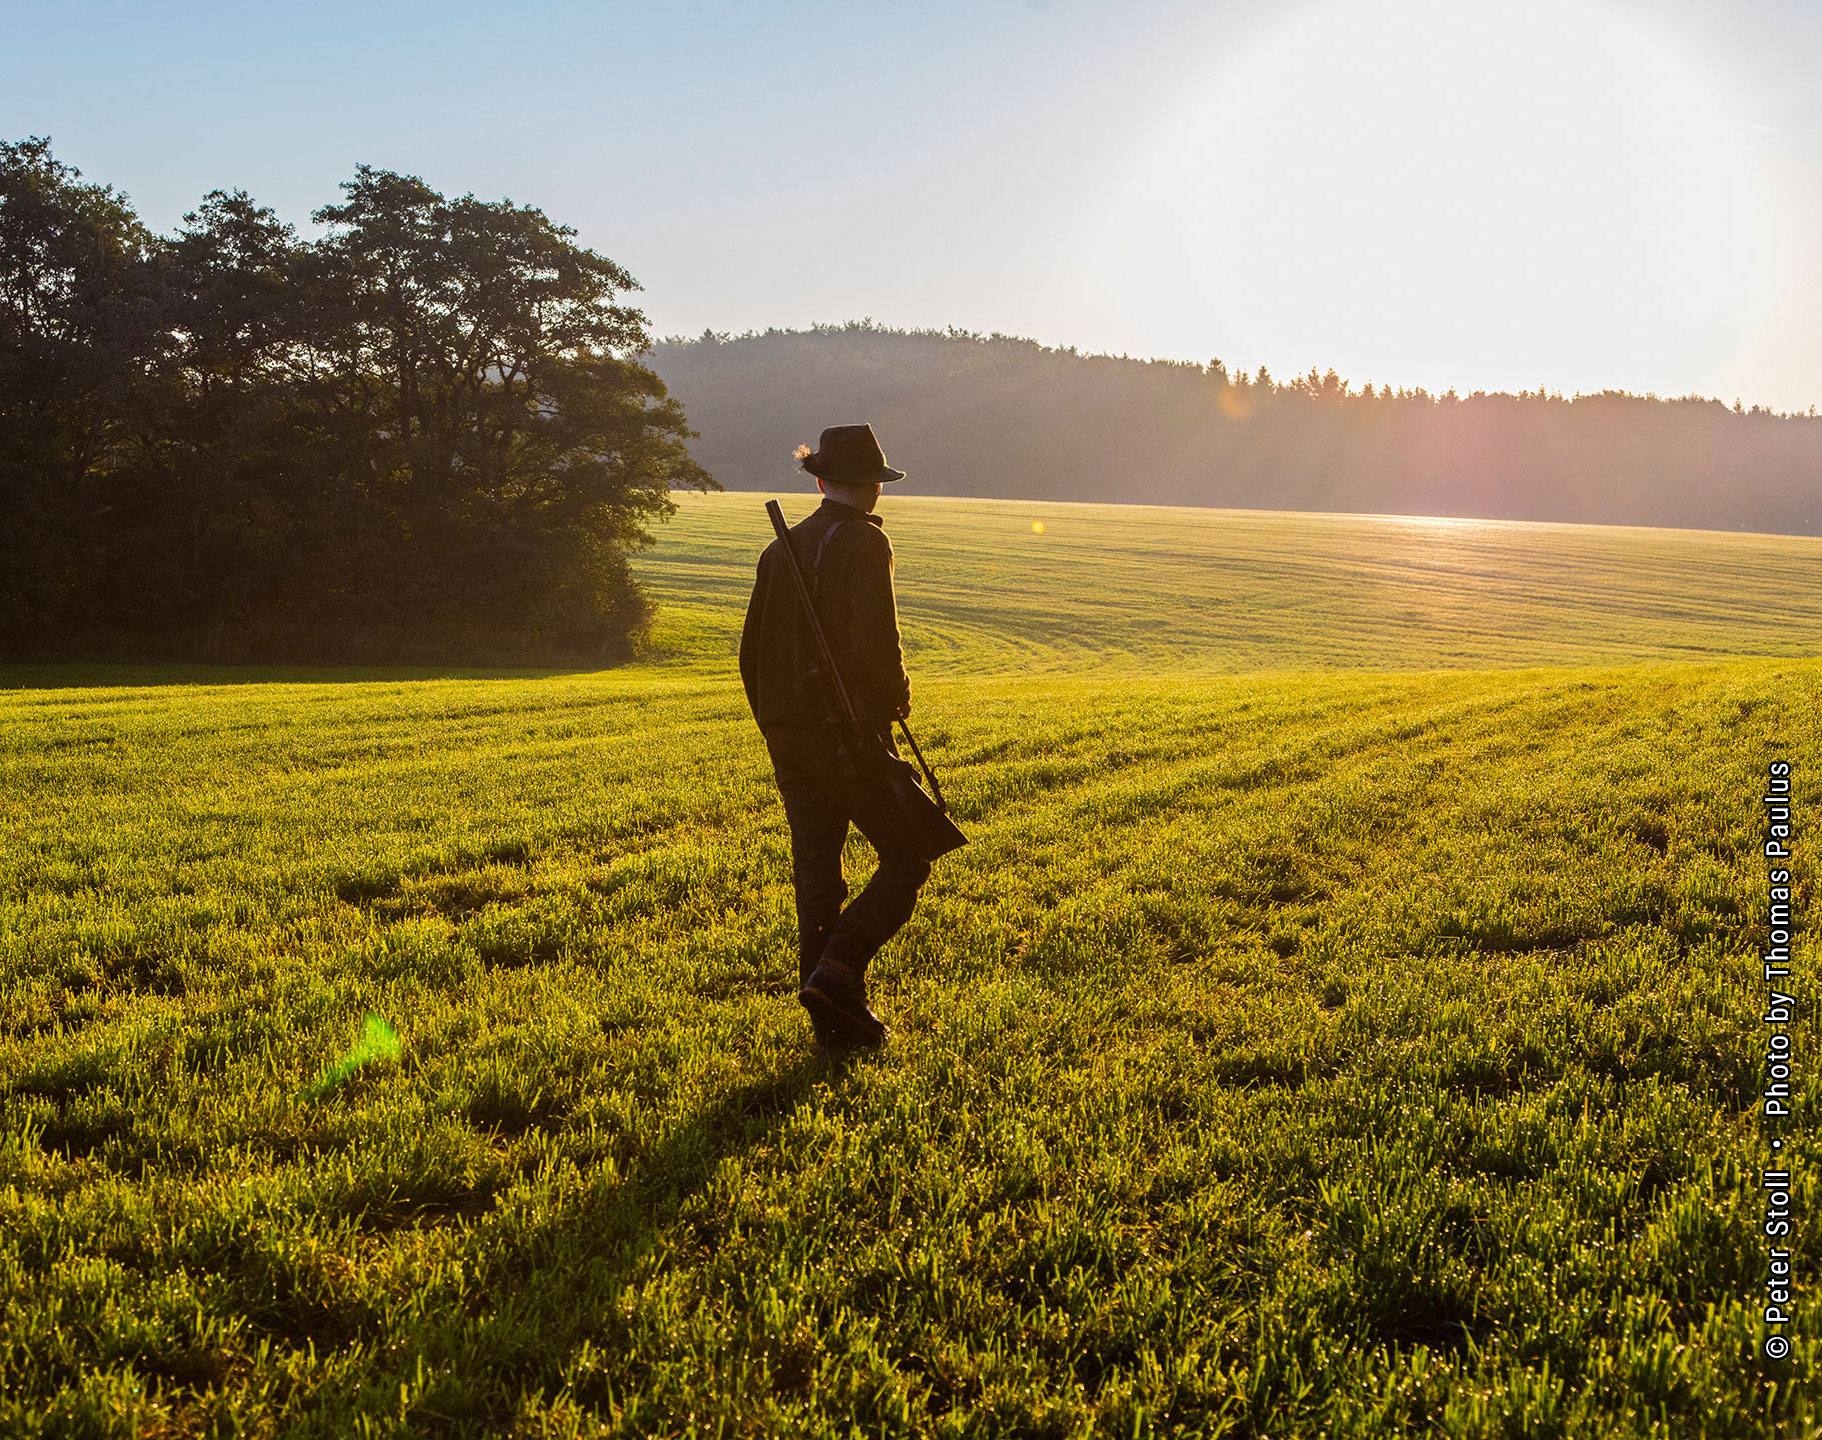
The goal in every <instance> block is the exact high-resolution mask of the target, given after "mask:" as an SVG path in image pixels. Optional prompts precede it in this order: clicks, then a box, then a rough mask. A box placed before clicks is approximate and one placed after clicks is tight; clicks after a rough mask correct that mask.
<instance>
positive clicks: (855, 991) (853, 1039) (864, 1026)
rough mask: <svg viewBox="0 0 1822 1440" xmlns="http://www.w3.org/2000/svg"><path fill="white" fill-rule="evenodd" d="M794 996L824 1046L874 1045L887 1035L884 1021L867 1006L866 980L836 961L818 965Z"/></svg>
mask: <svg viewBox="0 0 1822 1440" xmlns="http://www.w3.org/2000/svg"><path fill="white" fill-rule="evenodd" d="M797 999H798V1003H799V1004H801V1005H802V1006H803V1008H804V1009H806V1010H808V1011H809V1012H810V1024H811V1025H812V1026H813V1027H814V1028H815V1031H816V1040H817V1043H818V1044H820V1045H822V1046H823V1047H824V1048H826V1049H837V1048H846V1047H848V1046H857V1045H877V1044H879V1043H880V1042H881V1041H882V1040H884V1039H885V1038H886V1026H885V1023H884V1022H883V1021H882V1020H881V1019H880V1018H879V1016H877V1015H875V1014H874V1013H873V1012H872V1011H871V1010H869V1009H868V1008H867V982H866V981H865V980H863V979H861V977H860V975H859V973H858V972H856V971H854V970H851V969H849V968H848V966H846V965H844V964H842V963H841V961H839V960H824V961H823V962H822V963H821V964H820V965H818V966H817V967H816V969H815V970H814V971H813V972H812V973H811V975H810V978H809V980H808V981H807V982H805V984H804V987H803V989H802V990H800V991H799V992H798V994H797Z"/></svg>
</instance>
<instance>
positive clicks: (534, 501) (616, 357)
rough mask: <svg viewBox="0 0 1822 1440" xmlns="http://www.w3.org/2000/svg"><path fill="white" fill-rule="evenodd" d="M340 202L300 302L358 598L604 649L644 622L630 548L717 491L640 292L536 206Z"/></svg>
mask: <svg viewBox="0 0 1822 1440" xmlns="http://www.w3.org/2000/svg"><path fill="white" fill-rule="evenodd" d="M343 189H344V190H345V192H346V199H345V201H344V202H343V203H342V204H340V205H332V206H329V207H326V208H325V209H323V210H320V211H318V212H317V214H316V216H315V217H314V218H315V219H316V221H317V222H318V223H319V224H322V225H325V226H327V227H329V228H330V233H329V234H328V236H327V237H326V238H325V239H323V240H322V241H321V242H319V243H318V244H317V245H316V246H314V247H313V248H312V251H311V253H310V255H309V257H308V262H307V268H308V269H309V271H310V275H309V280H308V283H307V284H306V285H305V286H303V287H302V288H303V291H304V293H305V294H307V295H309V296H311V297H314V298H313V301H312V304H311V316H312V319H311V324H312V329H311V332H310V346H311V349H312V351H313V353H314V354H315V355H316V356H317V357H318V363H319V376H320V383H319V385H318V387H317V389H316V392H315V393H316V404H317V405H318V407H319V420H320V423H321V425H322V427H323V433H324V435H325V437H326V439H327V441H328V443H329V444H331V445H332V446H333V447H334V448H335V449H336V450H337V451H338V453H339V454H340V456H341V459H340V461H339V463H338V467H337V468H338V470H339V473H340V478H341V481H342V484H343V486H344V489H345V494H346V498H347V502H348V511H347V517H348V527H349V528H348V541H349V546H348V549H347V552H346V556H347V560H348V565H347V566H345V567H344V569H343V572H342V583H343V584H344V585H345V586H346V587H347V596H348V599H349V601H350V603H353V604H355V605H356V607H357V608H358V609H359V610H361V611H362V612H363V613H366V614H370V615H384V614H392V613H396V614H399V615H401V616H406V615H409V616H417V617H422V618H425V619H434V620H435V622H436V623H438V624H442V625H445V626H453V627H475V626H480V627H490V628H491V627H499V626H506V627H509V628H515V629H522V630H523V631H524V632H525V633H527V634H528V635H536V636H538V637H540V642H539V643H541V644H545V645H547V646H555V647H557V648H559V649H564V648H568V649H576V650H580V651H584V652H595V651H600V650H603V649H604V648H606V649H611V648H612V647H613V645H614V644H615V643H616V642H615V637H616V636H624V635H625V634H627V633H628V631H629V630H630V629H631V628H632V627H635V626H636V625H637V624H638V623H639V622H640V621H641V620H642V618H643V614H644V611H643V606H642V605H641V603H640V602H639V599H638V596H637V592H636V591H635V590H634V588H633V586H632V584H631V581H630V579H629V577H628V575H627V572H626V567H625V560H624V556H625V553H626V551H627V550H628V548H630V547H632V546H635V545H638V544H641V543H644V542H645V541H647V540H649V538H650V537H649V535H648V533H647V532H646V530H645V528H644V527H645V522H646V521H647V520H648V519H649V518H651V517H653V516H657V515H663V514H668V513H669V512H670V510H671V508H672V505H671V500H670V491H671V489H672V488H673V487H674V486H679V485H691V486H698V487H700V486H706V485H710V484H712V483H713V482H711V481H710V480H709V478H708V476H707V475H706V474H705V473H704V472H703V471H702V470H701V469H700V468H699V467H697V466H696V464H695V463H694V462H693V461H692V460H691V459H690V458H689V455H688V452H687V451H686V449H685V448H684V440H685V438H686V437H687V436H688V434H689V431H688V429H687V427H686V424H685V421H684V417H683V412H682V410H681V408H680V407H679V406H678V405H677V403H676V402H675V401H673V400H670V399H669V398H667V396H666V394H665V391H664V386H663V384H662V383H661V382H660V381H659V380H658V378H657V376H656V375H654V374H653V373H652V372H651V371H650V370H649V369H647V368H646V367H645V366H643V365H641V364H639V363H637V360H636V357H637V356H638V355H639V354H641V353H642V352H643V351H644V350H645V349H646V347H647V344H648V343H649V337H648V334H647V331H646V327H645V317H644V316H643V315H642V314H641V313H640V312H639V311H637V310H635V309H632V308H630V307H628V306H626V305H623V304H621V303H619V299H618V297H619V296H620V295H621V294H623V293H624V292H626V291H629V290H633V289H636V288H637V286H636V285H635V283H634V281H633V279H632V277H631V276H630V275H628V274H627V273H626V272H625V271H624V270H623V269H621V268H620V267H619V266H618V265H616V264H614V263H613V262H612V261H611V260H608V259H606V258H605V257H603V256H600V255H597V254H595V253H594V252H593V251H590V250H586V249H582V248H581V247H579V246H577V245H576V244H574V243H573V240H572V238H571V237H572V236H573V235H574V233H575V232H574V231H572V230H570V229H568V228H566V227H564V226H560V225H556V224H553V223H552V222H551V221H550V220H549V219H548V218H546V217H545V216H544V215H543V213H542V212H540V211H538V210H536V209H533V208H531V207H528V206H516V205H514V204H512V203H511V202H510V201H499V202H485V201H480V200H477V199H475V198H474V197H473V196H472V195H466V196H463V197H461V198H460V199H457V200H446V199H445V198H444V197H443V196H442V195H439V194H438V193H437V192H436V191H434V190H432V189H431V188H430V187H429V186H427V185H425V184H424V183H423V182H422V181H421V180H418V179H415V178H413V177H410V176H403V175H396V174H392V173H390V172H387V171H383V170H374V169H371V168H368V167H362V168H361V169H360V171H359V172H358V173H357V174H356V177H355V179H353V180H352V181H350V182H348V183H347V184H346V185H345V186H344V187H343Z"/></svg>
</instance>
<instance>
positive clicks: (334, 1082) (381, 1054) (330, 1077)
mask: <svg viewBox="0 0 1822 1440" xmlns="http://www.w3.org/2000/svg"><path fill="white" fill-rule="evenodd" d="M404 1053H405V1047H404V1046H403V1045H401V1044H400V1043H399V1037H398V1032H397V1031H395V1030H394V1029H393V1028H392V1027H391V1026H390V1025H388V1024H387V1023H386V1022H385V1021H384V1020H383V1019H381V1018H380V1017H379V1016H378V1015H373V1014H369V1015H368V1016H367V1017H366V1018H365V1019H363V1020H362V1021H361V1033H360V1036H359V1037H358V1038H357V1039H356V1040H355V1042H354V1045H353V1046H352V1047H351V1048H350V1049H349V1050H348V1051H347V1052H346V1053H345V1054H343V1055H341V1056H340V1057H339V1058H337V1059H336V1060H335V1061H333V1062H332V1063H331V1064H330V1065H329V1067H328V1068H327V1069H326V1070H324V1071H323V1073H322V1074H321V1075H319V1076H318V1077H317V1078H316V1080H315V1081H314V1082H313V1083H312V1084H310V1085H309V1086H308V1087H307V1088H306V1089H305V1090H304V1092H303V1098H304V1099H305V1100H320V1099H322V1098H323V1097H324V1096H326V1095H329V1094H331V1093H333V1092H334V1091H335V1090H337V1089H339V1088H340V1087H341V1085H342V1084H343V1082H345V1081H346V1080H347V1079H348V1077H349V1076H351V1075H353V1074H354V1072H355V1071H357V1070H359V1069H360V1068H361V1067H362V1066H363V1065H371V1064H374V1063H376V1062H385V1061H392V1060H397V1059H398V1058H399V1057H400V1056H401V1055H403V1054H404Z"/></svg>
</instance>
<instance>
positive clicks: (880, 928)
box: [764, 726, 930, 983]
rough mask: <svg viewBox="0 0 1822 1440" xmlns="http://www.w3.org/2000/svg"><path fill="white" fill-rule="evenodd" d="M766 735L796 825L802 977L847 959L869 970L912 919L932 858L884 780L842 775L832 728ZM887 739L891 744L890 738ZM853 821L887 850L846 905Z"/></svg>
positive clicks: (794, 874) (794, 866)
mask: <svg viewBox="0 0 1822 1440" xmlns="http://www.w3.org/2000/svg"><path fill="white" fill-rule="evenodd" d="M764 734H765V743H766V749H767V750H769V751H770V752H771V754H772V769H773V771H774V773H776V775H777V776H778V793H779V794H780V795H781V796H783V797H784V813H785V819H786V820H788V821H789V822H790V825H791V879H792V881H793V882H794V884H795V886H796V889H797V959H798V975H799V983H802V981H803V980H806V979H808V978H809V974H810V971H812V970H814V969H815V968H816V962H817V961H818V960H822V959H828V960H839V961H841V962H842V963H843V964H844V965H848V966H850V967H852V968H853V969H855V970H857V971H860V972H861V973H862V974H865V973H866V969H867V964H868V962H869V961H871V960H872V958H873V957H874V955H876V954H877V953H878V952H879V948H880V946H882V945H884V944H885V943H886V941H888V940H890V939H891V938H892V937H893V936H894V935H895V934H897V933H898V929H899V927H900V926H901V925H903V924H904V923H905V921H907V920H909V919H910V918H911V907H912V906H913V905H915V904H916V903H917V891H918V887H919V886H921V885H922V884H923V883H924V881H926V880H928V879H929V878H930V862H929V861H928V860H925V859H924V858H922V856H920V855H919V854H918V853H917V852H916V850H915V849H914V848H913V847H912V846H911V844H910V841H909V837H907V836H906V835H904V834H903V833H901V831H902V827H901V822H900V821H899V819H898V810H897V807H896V806H895V805H894V803H893V801H892V796H891V793H890V791H888V790H887V789H886V786H885V784H884V783H883V782H881V781H875V780H869V779H868V778H866V777H864V776H863V777H859V778H852V777H849V776H846V775H844V774H843V767H842V765H841V762H840V760H839V758H838V756H837V752H836V739H835V736H834V735H833V734H832V733H831V732H830V731H827V730H799V729H787V728H785V727H783V726H773V727H771V728H769V729H767V730H766V731H765V732H764ZM886 744H887V745H891V744H892V740H891V736H890V735H888V736H887V737H886ZM894 753H896V751H895V752H894ZM850 822H851V823H853V824H854V825H855V826H856V827H858V828H859V830H860V833H861V834H862V835H865V836H866V837H867V839H868V841H870V842H871V844H872V846H873V848H874V849H875V850H877V851H878V852H879V868H878V869H877V870H875V871H874V872H873V878H872V879H871V880H869V881H868V882H867V888H866V889H864V890H862V891H861V892H860V894H859V895H857V896H856V897H855V898H854V903H853V904H851V905H848V906H847V907H846V908H845V909H844V908H843V902H845V901H846V900H847V898H848V882H847V879H846V877H844V876H843V874H842V870H841V847H842V846H843V845H844V844H846V843H847V839H848V825H849V824H850Z"/></svg>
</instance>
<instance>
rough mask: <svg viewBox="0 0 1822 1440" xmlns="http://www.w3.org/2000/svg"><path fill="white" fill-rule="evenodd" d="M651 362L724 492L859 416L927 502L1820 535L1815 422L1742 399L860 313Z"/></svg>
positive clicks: (784, 468)
mask: <svg viewBox="0 0 1822 1440" xmlns="http://www.w3.org/2000/svg"><path fill="white" fill-rule="evenodd" d="M650 364H651V366H652V368H653V369H654V370H655V371H656V372H657V374H658V375H659V376H660V377H661V378H662V379H663V381H664V383H665V385H666V387H667V389H668V390H669V392H670V393H671V394H672V395H673V396H674V397H675V398H676V399H677V400H679V401H680V402H681V403H682V404H683V406H684V409H685V411H686V413H687V414H688V416H689V421H690V425H691V427H692V428H693V429H695V430H696V431H697V432H699V437H700V438H698V439H697V440H695V441H693V442H692V443H691V445H690V451H691V454H692V455H693V456H694V457H695V458H696V460H697V461H698V462H699V463H700V464H701V465H702V466H703V467H704V468H705V469H707V470H708V471H709V472H710V473H711V474H712V475H713V476H714V477H715V478H716V480H717V481H719V482H720V484H721V485H723V486H724V487H726V488H728V489H735V490H760V489H777V488H779V487H780V486H781V485H788V484H790V483H791V481H792V476H793V472H794V469H795V466H794V462H793V461H792V459H791V451H792V448H793V447H794V446H796V445H798V444H799V443H802V442H805V441H808V442H810V443H814V442H815V439H816V435H817V432H818V431H819V430H820V429H821V428H822V427H823V426H825V425H829V424H839V423H843V422H847V421H852V420H867V421H870V422H871V423H872V424H873V426H874V428H875V430H876V431H877V432H878V434H879V436H880V439H881V442H882V444H883V445H884V448H885V451H886V455H887V458H888V459H889V460H890V462H891V463H892V464H893V465H895V466H897V467H899V468H900V469H902V470H905V471H907V472H908V476H907V479H906V480H905V482H904V488H905V490H906V491H907V492H908V493H916V494H924V495H967V496H979V497H983V498H1007V499H1028V500H1099V501H1120V502H1136V503H1144V504H1161V505H1203V506H1224V507H1235V508H1240V509H1274V510H1315V511H1343V512H1358V513H1368V514H1378V513H1386V514H1413V515H1445V516H1461V517H1469V518H1479V519H1508V520H1546V521H1573V522H1586V523H1597V524H1621V525H1660V526H1679V527H1688V528H1695V529H1713V530H1756V531H1767V532H1773V533H1782V534H1796V535H1814V534H1817V533H1819V532H1822V419H1818V418H1817V417H1815V416H1814V415H1813V413H1812V414H1810V415H1785V414H1778V413H1774V412H1772V411H1769V410H1766V409H1764V408H1762V407H1756V406H1755V407H1752V408H1746V407H1742V406H1739V405H1738V402H1735V405H1734V406H1732V407H1730V406H1728V405H1726V404H1723V403H1722V402H1720V401H1719V400H1713V399H1704V398H1697V397H1684V398H1678V399H1660V398H1658V397H1656V396H1651V395H1644V396H1641V395H1632V394H1627V393H1623V392H1619V391H1604V392H1602V393H1600V394H1596V395H1577V396H1574V397H1568V398H1565V397H1563V396H1561V395H1557V394H1546V393H1544V392H1543V391H1541V390H1539V391H1534V392H1530V393H1524V394H1518V395H1510V394H1498V393H1496V394H1483V393H1478V392H1476V393H1474V394H1469V395H1456V394H1455V393H1453V392H1448V393H1445V394H1441V395H1433V394H1429V393H1427V392H1425V391H1423V390H1420V389H1417V390H1413V389H1406V390H1397V391H1394V390H1392V389H1391V388H1390V387H1381V386H1376V385H1370V384H1369V385H1366V386H1356V385H1354V384H1351V383H1349V382H1348V381H1346V380H1344V379H1342V377H1340V376H1338V375H1337V374H1336V373H1335V372H1334V371H1333V370H1331V371H1329V372H1327V373H1326V374H1317V373H1316V372H1314V371H1311V372H1310V373H1309V374H1307V375H1304V376H1300V377H1297V378H1295V379H1291V380H1288V381H1280V380H1277V379H1274V378H1273V377H1272V376H1271V375H1270V374H1269V373H1268V372H1267V371H1266V370H1265V369H1263V368H1261V369H1260V370H1259V371H1257V372H1256V373H1255V374H1252V375H1246V374H1230V373H1229V372H1228V370H1227V368H1226V367H1225V366H1224V365H1222V364H1221V362H1220V361H1218V360H1217V361H1211V362H1210V363H1209V364H1207V365H1197V364H1193V363H1179V362H1173V361H1160V360H1140V359H1129V358H1127V357H1124V356H1119V357H1115V356H1107V355H1085V354H1079V353H1077V352H1076V351H1075V350H1073V349H1055V348H1051V347H1047V346H1044V345H1040V344H1038V343H1036V342H1035V341H1031V340H1023V339H1016V338H1012V337H1008V336H1004V335H977V334H973V333H969V332H965V331H957V330H950V331H927V330H923V331H905V330H893V329H888V328H885V327H882V326H877V325H874V324H873V323H871V322H870V321H858V322H851V323H849V324H846V325H841V326H817V327H814V328H812V329H809V330H801V331H798V330H767V331H765V332H763V333H758V332H755V333H749V334H745V335H739V336H728V335H717V334H713V333H707V334H704V335H702V336H699V337H697V338H695V339H683V338H680V337H677V338H668V339H665V340H663V341H661V342H659V343H658V344H657V345H656V346H654V348H653V350H652V353H651V356H650Z"/></svg>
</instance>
